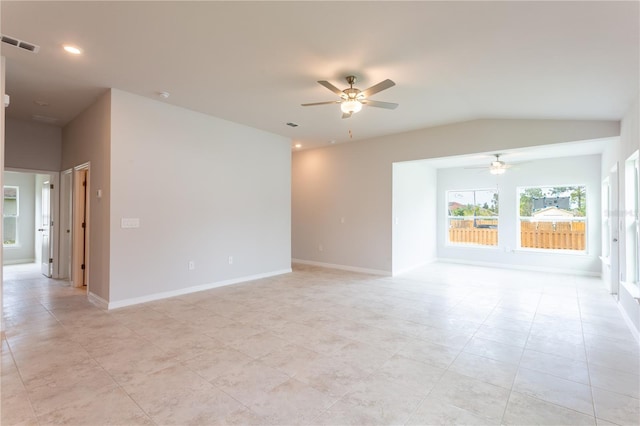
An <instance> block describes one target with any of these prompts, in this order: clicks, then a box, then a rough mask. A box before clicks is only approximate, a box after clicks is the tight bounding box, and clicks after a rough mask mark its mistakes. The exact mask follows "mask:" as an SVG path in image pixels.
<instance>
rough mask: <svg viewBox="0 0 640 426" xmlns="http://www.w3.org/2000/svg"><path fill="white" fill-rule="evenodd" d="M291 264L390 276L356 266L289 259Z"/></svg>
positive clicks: (383, 272) (389, 273)
mask: <svg viewBox="0 0 640 426" xmlns="http://www.w3.org/2000/svg"><path fill="white" fill-rule="evenodd" d="M291 262H292V263H299V264H301V265H310V266H319V267H321V268H328V269H339V270H341V271H349V272H359V273H361V274H371V275H382V276H385V277H390V276H391V272H389V271H383V270H381V269H368V268H360V267H358V266H348V265H338V264H335V263H325V262H316V261H315V260H302V259H291Z"/></svg>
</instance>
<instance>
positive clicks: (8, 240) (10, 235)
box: [2, 216, 18, 246]
mask: <svg viewBox="0 0 640 426" xmlns="http://www.w3.org/2000/svg"><path fill="white" fill-rule="evenodd" d="M17 225H18V218H17V217H10V216H5V217H4V221H3V229H2V233H3V236H2V241H3V244H4V245H5V246H8V245H15V244H16V243H17V242H18V226H17Z"/></svg>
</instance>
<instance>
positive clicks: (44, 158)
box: [5, 118, 62, 172]
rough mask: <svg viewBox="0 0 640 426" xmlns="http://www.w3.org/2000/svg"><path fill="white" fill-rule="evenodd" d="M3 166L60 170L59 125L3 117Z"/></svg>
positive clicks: (60, 137)
mask: <svg viewBox="0 0 640 426" xmlns="http://www.w3.org/2000/svg"><path fill="white" fill-rule="evenodd" d="M5 140H6V143H5V150H6V152H5V167H10V168H16V169H30V170H46V171H53V172H57V171H59V170H60V164H61V159H62V129H60V128H59V127H55V126H49V125H46V124H41V123H34V122H30V121H23V120H16V119H12V118H7V121H6V136H5Z"/></svg>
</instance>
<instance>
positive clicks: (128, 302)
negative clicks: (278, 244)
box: [90, 268, 291, 310]
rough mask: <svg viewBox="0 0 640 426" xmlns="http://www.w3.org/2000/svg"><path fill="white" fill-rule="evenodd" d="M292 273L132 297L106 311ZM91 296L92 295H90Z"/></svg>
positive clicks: (272, 272)
mask: <svg viewBox="0 0 640 426" xmlns="http://www.w3.org/2000/svg"><path fill="white" fill-rule="evenodd" d="M290 272H291V268H287V269H280V270H277V271H271V272H265V273H263V274H255V275H247V276H244V277H239V278H232V279H229V280H224V281H217V282H213V283H209V284H202V285H196V286H193V287H186V288H181V289H178V290H171V291H163V292H161V293H154V294H149V295H147V296H141V297H132V298H131V299H124V300H118V301H116V302H109V303H108V304H107V305H108V306H107V308H106V309H109V310H111V309H118V308H124V307H125V306H131V305H137V304H140V303H146V302H152V301H154V300H160V299H168V298H169V297H175V296H182V295H184V294H189V293H196V292H198V291H204V290H211V289H213V288H217V287H224V286H227V285H232V284H239V283H244V282H247V281H253V280H259V279H261V278H268V277H273V276H276V275H282V274H288V273H290ZM90 294H91V293H90Z"/></svg>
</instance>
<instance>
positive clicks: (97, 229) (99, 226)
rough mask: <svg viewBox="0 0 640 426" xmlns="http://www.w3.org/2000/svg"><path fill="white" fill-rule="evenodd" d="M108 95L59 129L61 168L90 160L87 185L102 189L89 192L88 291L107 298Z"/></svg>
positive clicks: (65, 168)
mask: <svg viewBox="0 0 640 426" xmlns="http://www.w3.org/2000/svg"><path fill="white" fill-rule="evenodd" d="M110 140H111V94H110V93H109V92H107V93H105V94H104V95H102V96H101V97H100V98H99V99H98V100H97V101H96V102H95V103H94V104H93V105H91V106H90V107H89V108H87V109H86V110H85V111H84V112H82V113H81V114H80V115H78V116H77V117H76V118H75V119H74V120H73V121H72V122H71V123H69V124H67V125H66V126H65V127H64V128H63V129H62V170H67V169H70V168H72V167H75V166H78V165H81V164H84V163H87V162H90V163H91V169H90V177H89V179H90V183H89V184H90V186H91V188H102V193H103V196H102V198H101V199H99V200H98V198H97V196H96V192H95V191H92V192H91V193H90V194H89V197H88V199H89V204H90V214H89V236H90V240H89V252H90V258H89V268H88V271H87V272H88V281H89V291H90V292H91V293H93V294H95V295H97V296H99V297H100V298H102V299H104V300H109V254H110V253H109V242H110V236H109V197H110V195H109V193H110V191H109V188H110V181H111V179H110V174H111V169H110V152H111V151H110Z"/></svg>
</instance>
